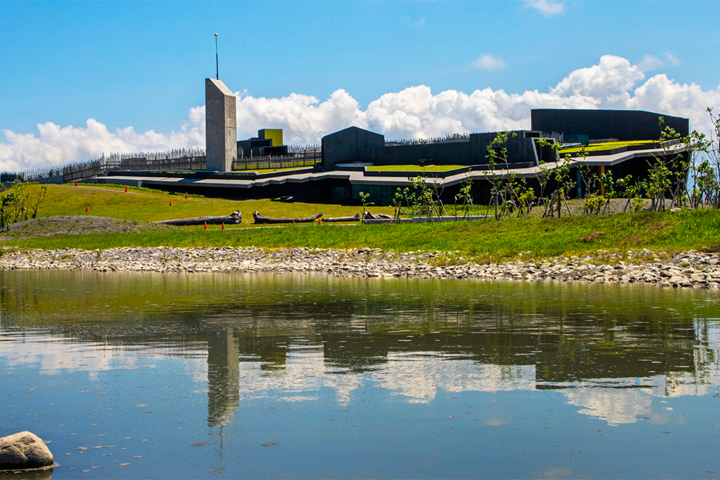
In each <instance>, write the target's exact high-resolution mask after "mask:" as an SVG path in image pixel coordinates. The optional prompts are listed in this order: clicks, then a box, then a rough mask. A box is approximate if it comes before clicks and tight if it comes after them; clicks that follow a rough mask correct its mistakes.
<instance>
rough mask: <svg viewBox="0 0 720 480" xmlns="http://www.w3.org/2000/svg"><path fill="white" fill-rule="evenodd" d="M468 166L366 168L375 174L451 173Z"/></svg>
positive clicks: (387, 166)
mask: <svg viewBox="0 0 720 480" xmlns="http://www.w3.org/2000/svg"><path fill="white" fill-rule="evenodd" d="M467 167H468V165H432V166H429V167H421V166H420V165H381V166H380V165H379V166H372V167H366V168H367V170H368V171H375V172H418V173H423V172H449V171H450V170H458V169H460V168H467Z"/></svg>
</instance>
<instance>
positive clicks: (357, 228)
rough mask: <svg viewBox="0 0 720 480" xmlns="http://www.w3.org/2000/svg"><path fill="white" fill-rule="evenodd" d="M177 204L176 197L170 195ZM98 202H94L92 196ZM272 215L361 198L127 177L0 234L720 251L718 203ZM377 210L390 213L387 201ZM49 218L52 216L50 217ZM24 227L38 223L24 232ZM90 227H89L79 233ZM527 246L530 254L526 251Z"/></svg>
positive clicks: (26, 240)
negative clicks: (391, 217) (513, 213)
mask: <svg viewBox="0 0 720 480" xmlns="http://www.w3.org/2000/svg"><path fill="white" fill-rule="evenodd" d="M171 199H172V201H173V206H170V200H171ZM86 205H87V206H88V208H89V212H87V213H86V212H85V206H86ZM235 210H240V211H241V212H242V214H243V223H242V224H240V225H233V226H232V228H231V227H230V226H228V229H227V230H225V231H222V230H221V229H220V227H219V226H211V227H210V228H209V230H204V229H203V227H202V226H195V227H168V226H162V227H161V226H156V225H147V224H145V223H144V222H151V221H155V220H163V219H170V218H183V217H192V216H201V215H226V214H228V213H230V212H232V211H235ZM254 210H258V211H260V213H262V214H263V215H267V216H292V217H295V216H306V215H311V214H314V213H317V212H322V213H323V214H325V215H326V216H341V215H352V214H355V213H358V212H359V211H360V210H361V208H360V207H357V206H355V207H348V206H339V205H324V204H323V205H320V204H309V203H282V202H273V201H270V200H246V201H231V200H222V199H210V198H194V197H190V198H188V199H185V198H184V196H182V195H171V194H167V193H155V192H148V191H142V190H137V189H135V190H133V189H131V191H130V192H128V193H125V192H124V188H123V187H118V188H105V187H103V188H100V187H74V186H65V185H63V186H50V187H49V188H48V195H47V198H46V199H45V201H44V202H43V204H42V205H41V206H40V210H39V212H38V216H39V217H40V219H39V220H36V221H34V222H30V223H28V224H26V225H20V226H18V227H19V228H16V229H13V230H11V231H9V232H5V233H3V234H0V246H2V247H4V248H9V247H13V248H48V249H55V248H64V247H77V248H86V249H105V248H111V247H119V246H136V247H151V246H159V245H167V246H185V247H189V246H194V247H199V246H208V247H210V246H226V245H229V246H258V247H267V248H282V247H297V246H301V247H321V248H360V247H370V248H381V249H384V250H396V251H411V250H425V251H435V250H439V251H443V252H448V251H449V252H457V254H456V255H457V256H458V257H463V258H464V259H473V260H476V261H481V262H487V261H498V260H508V259H514V258H521V257H522V258H524V259H527V258H543V257H550V256H556V255H574V254H586V253H595V252H597V251H599V250H604V251H611V252H624V251H627V250H641V249H643V248H647V249H650V250H665V251H668V252H674V251H681V250H690V249H695V250H700V249H706V250H712V251H720V212H719V211H716V210H697V211H681V212H676V213H669V212H664V213H650V212H641V213H618V214H613V215H605V216H579V215H576V216H573V217H569V216H564V217H563V218H560V219H557V218H555V219H552V218H551V219H542V218H530V219H527V220H522V219H519V220H518V219H513V220H510V219H505V220H502V221H495V220H484V221H474V222H449V223H441V224H402V225H397V224H393V225H387V224H386V225H357V224H355V225H330V224H324V225H317V224H305V225H298V226H270V227H264V228H262V227H260V226H258V227H253V224H252V223H251V222H252V212H253V211H254ZM372 210H373V211H374V212H384V213H391V209H390V208H388V207H384V208H383V207H372ZM57 215H64V216H69V217H67V221H68V222H80V220H81V219H80V218H79V217H83V216H86V217H89V218H86V219H84V221H85V225H86V226H87V223H88V222H90V223H92V222H93V219H94V218H96V216H100V217H110V218H114V219H118V222H121V221H122V222H125V223H123V225H132V226H133V228H124V227H123V228H119V229H118V228H109V229H106V230H102V229H101V230H100V231H98V229H91V228H83V227H82V225H81V224H80V223H78V225H80V226H79V227H78V228H76V229H75V230H73V231H72V233H69V232H68V230H67V229H64V230H60V231H59V233H58V234H56V235H50V236H48V235H47V233H51V232H49V231H47V230H48V229H50V228H51V225H50V222H49V221H47V220H43V218H44V217H48V216H57ZM43 222H45V223H43ZM23 230H27V231H29V232H32V233H31V234H25V235H24V234H23ZM79 233H83V234H79ZM521 254H522V255H521Z"/></svg>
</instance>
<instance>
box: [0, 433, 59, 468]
mask: <svg viewBox="0 0 720 480" xmlns="http://www.w3.org/2000/svg"><path fill="white" fill-rule="evenodd" d="M53 461H54V460H53V455H52V453H50V449H48V447H47V445H45V443H44V442H43V441H42V440H40V438H39V437H38V436H37V435H35V434H33V433H30V432H20V433H16V434H14V435H9V436H7V437H2V438H0V470H21V469H25V468H39V467H49V466H51V465H52V464H53Z"/></svg>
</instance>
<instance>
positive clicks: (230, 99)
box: [205, 78, 237, 172]
mask: <svg viewBox="0 0 720 480" xmlns="http://www.w3.org/2000/svg"><path fill="white" fill-rule="evenodd" d="M236 108H237V107H236V104H235V95H233V93H232V92H231V91H230V89H229V88H227V87H226V86H225V84H224V83H223V82H221V81H220V80H215V79H214V78H206V79H205V150H206V155H207V170H208V171H213V172H229V171H230V170H232V162H233V160H235V159H236V158H237V118H236V117H235V114H236Z"/></svg>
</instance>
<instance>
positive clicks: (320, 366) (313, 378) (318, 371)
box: [240, 351, 363, 405]
mask: <svg viewBox="0 0 720 480" xmlns="http://www.w3.org/2000/svg"><path fill="white" fill-rule="evenodd" d="M240 379H241V382H240V398H241V400H242V399H243V398H258V396H259V394H260V395H262V394H266V393H267V392H274V393H275V394H276V395H281V396H280V399H281V400H288V401H298V400H297V398H298V397H308V399H313V401H314V400H315V397H314V396H309V395H306V394H307V393H308V392H313V391H318V390H320V389H322V388H330V389H333V390H334V391H335V395H336V398H337V401H338V403H340V404H341V405H347V404H348V403H350V400H351V398H352V392H353V390H355V389H357V388H360V387H361V386H362V383H363V378H362V377H361V376H360V375H355V374H342V373H338V372H337V371H336V370H334V369H332V368H329V367H328V366H327V365H326V363H325V358H324V357H323V354H322V352H321V351H318V352H307V351H305V352H288V354H287V357H286V359H285V365H284V368H283V369H278V370H263V369H262V364H261V363H260V362H241V363H240ZM291 399H293V400H291Z"/></svg>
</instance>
